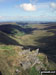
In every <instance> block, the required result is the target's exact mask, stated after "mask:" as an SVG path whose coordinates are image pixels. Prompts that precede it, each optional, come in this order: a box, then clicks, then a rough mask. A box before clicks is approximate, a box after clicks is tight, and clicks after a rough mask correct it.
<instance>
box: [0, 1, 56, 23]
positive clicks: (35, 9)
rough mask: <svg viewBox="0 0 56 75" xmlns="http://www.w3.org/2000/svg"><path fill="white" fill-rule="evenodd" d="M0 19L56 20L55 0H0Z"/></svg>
mask: <svg viewBox="0 0 56 75" xmlns="http://www.w3.org/2000/svg"><path fill="white" fill-rule="evenodd" d="M0 21H55V22H56V0H0Z"/></svg>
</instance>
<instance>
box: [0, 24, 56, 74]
mask: <svg viewBox="0 0 56 75" xmlns="http://www.w3.org/2000/svg"><path fill="white" fill-rule="evenodd" d="M37 48H39V49H40V50H39V52H40V54H39V55H38V58H39V59H40V61H42V62H43V63H44V61H45V56H47V61H48V64H49V66H50V67H48V66H47V64H45V63H44V66H45V67H47V69H48V70H49V69H51V70H56V67H55V66H56V24H54V23H53V24H34V25H32V24H27V25H23V26H22V25H19V24H16V23H10V24H8V23H7V24H1V25H0V72H1V73H2V75H14V74H15V70H16V69H18V68H19V69H20V70H22V72H21V73H20V75H32V72H33V74H37V71H36V69H35V66H34V67H32V68H31V69H28V70H26V71H24V70H23V69H22V68H21V67H20V66H19V60H20V59H23V58H22V57H19V54H18V53H19V52H22V51H23V50H27V49H30V50H36V49H37ZM42 53H43V54H42ZM24 57H25V56H24ZM29 70H30V71H29ZM23 73H24V74H23ZM38 73H39V72H38ZM15 75H17V74H15Z"/></svg>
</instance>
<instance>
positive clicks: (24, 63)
mask: <svg viewBox="0 0 56 75" xmlns="http://www.w3.org/2000/svg"><path fill="white" fill-rule="evenodd" d="M21 66H22V67H23V69H24V70H26V69H28V68H30V66H31V63H30V62H29V61H22V62H21Z"/></svg>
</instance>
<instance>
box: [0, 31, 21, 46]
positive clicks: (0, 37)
mask: <svg viewBox="0 0 56 75" xmlns="http://www.w3.org/2000/svg"><path fill="white" fill-rule="evenodd" d="M0 44H5V45H20V44H19V43H18V42H16V41H15V40H14V39H12V38H10V37H9V36H8V35H6V34H5V33H3V32H1V31H0Z"/></svg>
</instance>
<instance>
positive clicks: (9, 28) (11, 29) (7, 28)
mask: <svg viewBox="0 0 56 75" xmlns="http://www.w3.org/2000/svg"><path fill="white" fill-rule="evenodd" d="M15 29H16V30H18V31H21V32H24V33H25V34H31V33H32V32H33V31H34V30H37V28H23V27H21V26H19V25H13V24H3V25H0V31H2V32H5V33H7V34H12V35H15V34H16V33H17V31H15Z"/></svg>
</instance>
